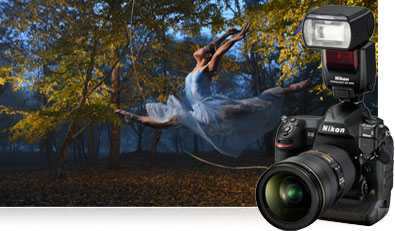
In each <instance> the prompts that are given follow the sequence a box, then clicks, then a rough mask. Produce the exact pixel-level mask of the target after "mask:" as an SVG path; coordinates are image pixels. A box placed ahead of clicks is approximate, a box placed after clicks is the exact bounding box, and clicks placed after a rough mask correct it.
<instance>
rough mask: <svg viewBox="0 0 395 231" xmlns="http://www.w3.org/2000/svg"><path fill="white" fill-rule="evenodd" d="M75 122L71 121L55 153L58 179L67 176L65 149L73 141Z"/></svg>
mask: <svg viewBox="0 0 395 231" xmlns="http://www.w3.org/2000/svg"><path fill="white" fill-rule="evenodd" d="M75 126H76V124H75V122H74V121H72V122H71V124H70V125H69V128H68V129H67V133H66V137H65V139H64V141H63V143H62V144H61V145H60V148H59V150H58V151H57V153H56V176H57V177H58V178H60V179H64V178H67V164H66V157H67V149H68V148H69V146H70V144H71V142H72V141H73V133H74V130H75Z"/></svg>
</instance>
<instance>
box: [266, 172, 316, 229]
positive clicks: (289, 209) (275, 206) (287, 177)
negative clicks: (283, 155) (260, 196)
mask: <svg viewBox="0 0 395 231" xmlns="http://www.w3.org/2000/svg"><path fill="white" fill-rule="evenodd" d="M264 196H265V198H266V201H267V205H268V207H269V208H270V209H271V211H272V212H273V214H274V215H275V216H277V217H279V218H280V219H282V220H285V221H297V220H299V219H301V218H302V217H304V216H305V215H306V213H307V211H308V209H306V208H308V207H309V205H310V197H309V192H308V189H307V187H306V185H305V184H304V183H303V182H302V181H301V180H300V179H299V178H298V177H297V176H296V175H294V174H292V173H286V172H283V173H279V174H276V175H274V176H273V177H272V178H270V179H269V181H268V182H267V186H266V189H265V192H264Z"/></svg>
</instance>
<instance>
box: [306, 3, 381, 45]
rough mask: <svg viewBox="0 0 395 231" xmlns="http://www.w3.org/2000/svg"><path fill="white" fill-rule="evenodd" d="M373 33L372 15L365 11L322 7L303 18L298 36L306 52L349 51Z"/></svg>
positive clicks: (363, 9)
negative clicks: (315, 49) (306, 48)
mask: <svg viewBox="0 0 395 231" xmlns="http://www.w3.org/2000/svg"><path fill="white" fill-rule="evenodd" d="M373 31H374V17H373V13H372V12H371V11H370V10H369V9H367V8H364V7H347V6H322V7H320V8H318V9H316V10H313V11H310V12H308V13H307V14H306V16H305V18H304V21H303V33H302V36H303V41H304V44H305V45H306V47H308V48H322V49H338V50H353V49H355V48H357V47H358V46H361V45H363V44H365V43H366V42H368V41H369V38H370V36H372V34H373Z"/></svg>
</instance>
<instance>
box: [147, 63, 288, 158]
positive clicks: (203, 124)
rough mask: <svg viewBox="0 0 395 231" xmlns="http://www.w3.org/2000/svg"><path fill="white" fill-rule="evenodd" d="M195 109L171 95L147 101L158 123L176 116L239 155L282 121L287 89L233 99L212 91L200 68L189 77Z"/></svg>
mask: <svg viewBox="0 0 395 231" xmlns="http://www.w3.org/2000/svg"><path fill="white" fill-rule="evenodd" d="M185 93H186V97H187V99H188V102H189V103H190V105H191V108H192V110H190V109H188V108H186V107H185V105H182V104H181V102H180V101H179V100H178V99H177V98H176V97H174V96H173V95H171V96H170V97H169V98H168V100H167V104H163V103H147V104H146V109H147V112H148V115H149V116H150V117H151V118H152V119H153V120H156V121H158V122H167V121H169V120H170V119H171V118H172V117H173V116H175V117H176V118H177V119H178V120H179V121H180V123H181V125H183V126H185V127H187V128H189V129H191V130H192V131H194V132H195V133H197V134H198V135H200V136H201V137H203V138H204V139H205V140H207V141H208V142H209V143H210V144H212V145H213V146H214V148H215V149H217V150H218V151H219V152H221V153H222V154H224V155H227V156H232V157H235V158H236V157H238V156H239V155H240V153H241V152H242V151H243V150H244V149H245V148H246V147H247V146H248V145H250V144H251V143H253V142H254V141H256V140H257V139H258V138H259V137H262V136H263V135H264V134H265V133H266V132H268V131H271V130H273V129H274V128H275V127H276V126H277V125H278V122H279V121H280V116H281V104H282V101H283V98H284V91H283V89H282V88H281V87H275V88H270V89H268V90H266V91H264V92H262V93H261V94H259V95H258V96H256V97H253V98H248V99H232V98H230V97H227V96H224V95H219V94H212V93H211V91H210V79H209V78H208V77H207V76H206V75H205V74H204V73H203V72H201V71H200V70H199V71H196V72H194V73H193V74H190V75H188V76H187V77H186V78H185Z"/></svg>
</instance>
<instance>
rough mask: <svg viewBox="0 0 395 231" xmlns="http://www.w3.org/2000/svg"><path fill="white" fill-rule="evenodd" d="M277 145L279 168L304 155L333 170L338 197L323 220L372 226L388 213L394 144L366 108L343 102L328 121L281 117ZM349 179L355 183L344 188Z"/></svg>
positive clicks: (336, 106) (327, 210) (326, 118)
mask: <svg viewBox="0 0 395 231" xmlns="http://www.w3.org/2000/svg"><path fill="white" fill-rule="evenodd" d="M275 145H276V149H275V161H276V163H278V162H281V161H283V160H286V159H288V158H289V159H288V161H293V160H295V161H298V158H295V157H294V156H295V155H298V154H299V153H301V154H299V155H301V156H306V157H307V156H308V157H309V158H310V159H311V161H314V159H319V160H320V161H325V162H327V164H328V165H329V166H330V169H331V170H332V172H331V174H333V175H334V176H335V177H336V178H337V179H336V180H335V181H336V182H337V183H336V184H335V185H336V186H337V189H334V190H336V191H337V192H336V196H335V198H333V204H332V205H330V206H329V207H328V208H327V209H326V210H325V211H324V212H323V213H322V214H321V215H320V217H319V218H320V219H325V220H332V221H340V222H347V223H354V224H361V225H372V224H374V223H376V222H377V221H379V220H380V219H381V218H383V217H384V216H385V214H386V213H387V212H388V209H389V205H390V199H391V189H392V184H393V140H392V137H391V136H390V133H389V130H388V128H387V127H386V126H385V125H384V123H383V121H382V120H381V119H379V118H377V117H374V116H371V115H370V113H369V111H368V110H367V109H366V108H365V106H364V104H363V103H359V104H352V103H340V104H338V105H335V106H333V107H332V108H330V109H329V110H328V112H327V113H326V115H325V116H293V117H283V118H282V123H281V125H280V126H279V128H278V130H277V134H276V143H275ZM338 148H339V150H342V152H341V153H340V154H338V153H339V151H338V150H337V149H338ZM341 155H347V156H348V157H344V156H343V157H342V156H341ZM345 158H349V161H351V163H347V162H346V161H344V160H343V159H345ZM342 162H344V163H342ZM342 165H343V166H342ZM352 172H355V174H353V173H352ZM346 180H347V181H350V182H351V181H352V182H353V183H348V185H346V182H345V181H346ZM332 187H334V186H332Z"/></svg>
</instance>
